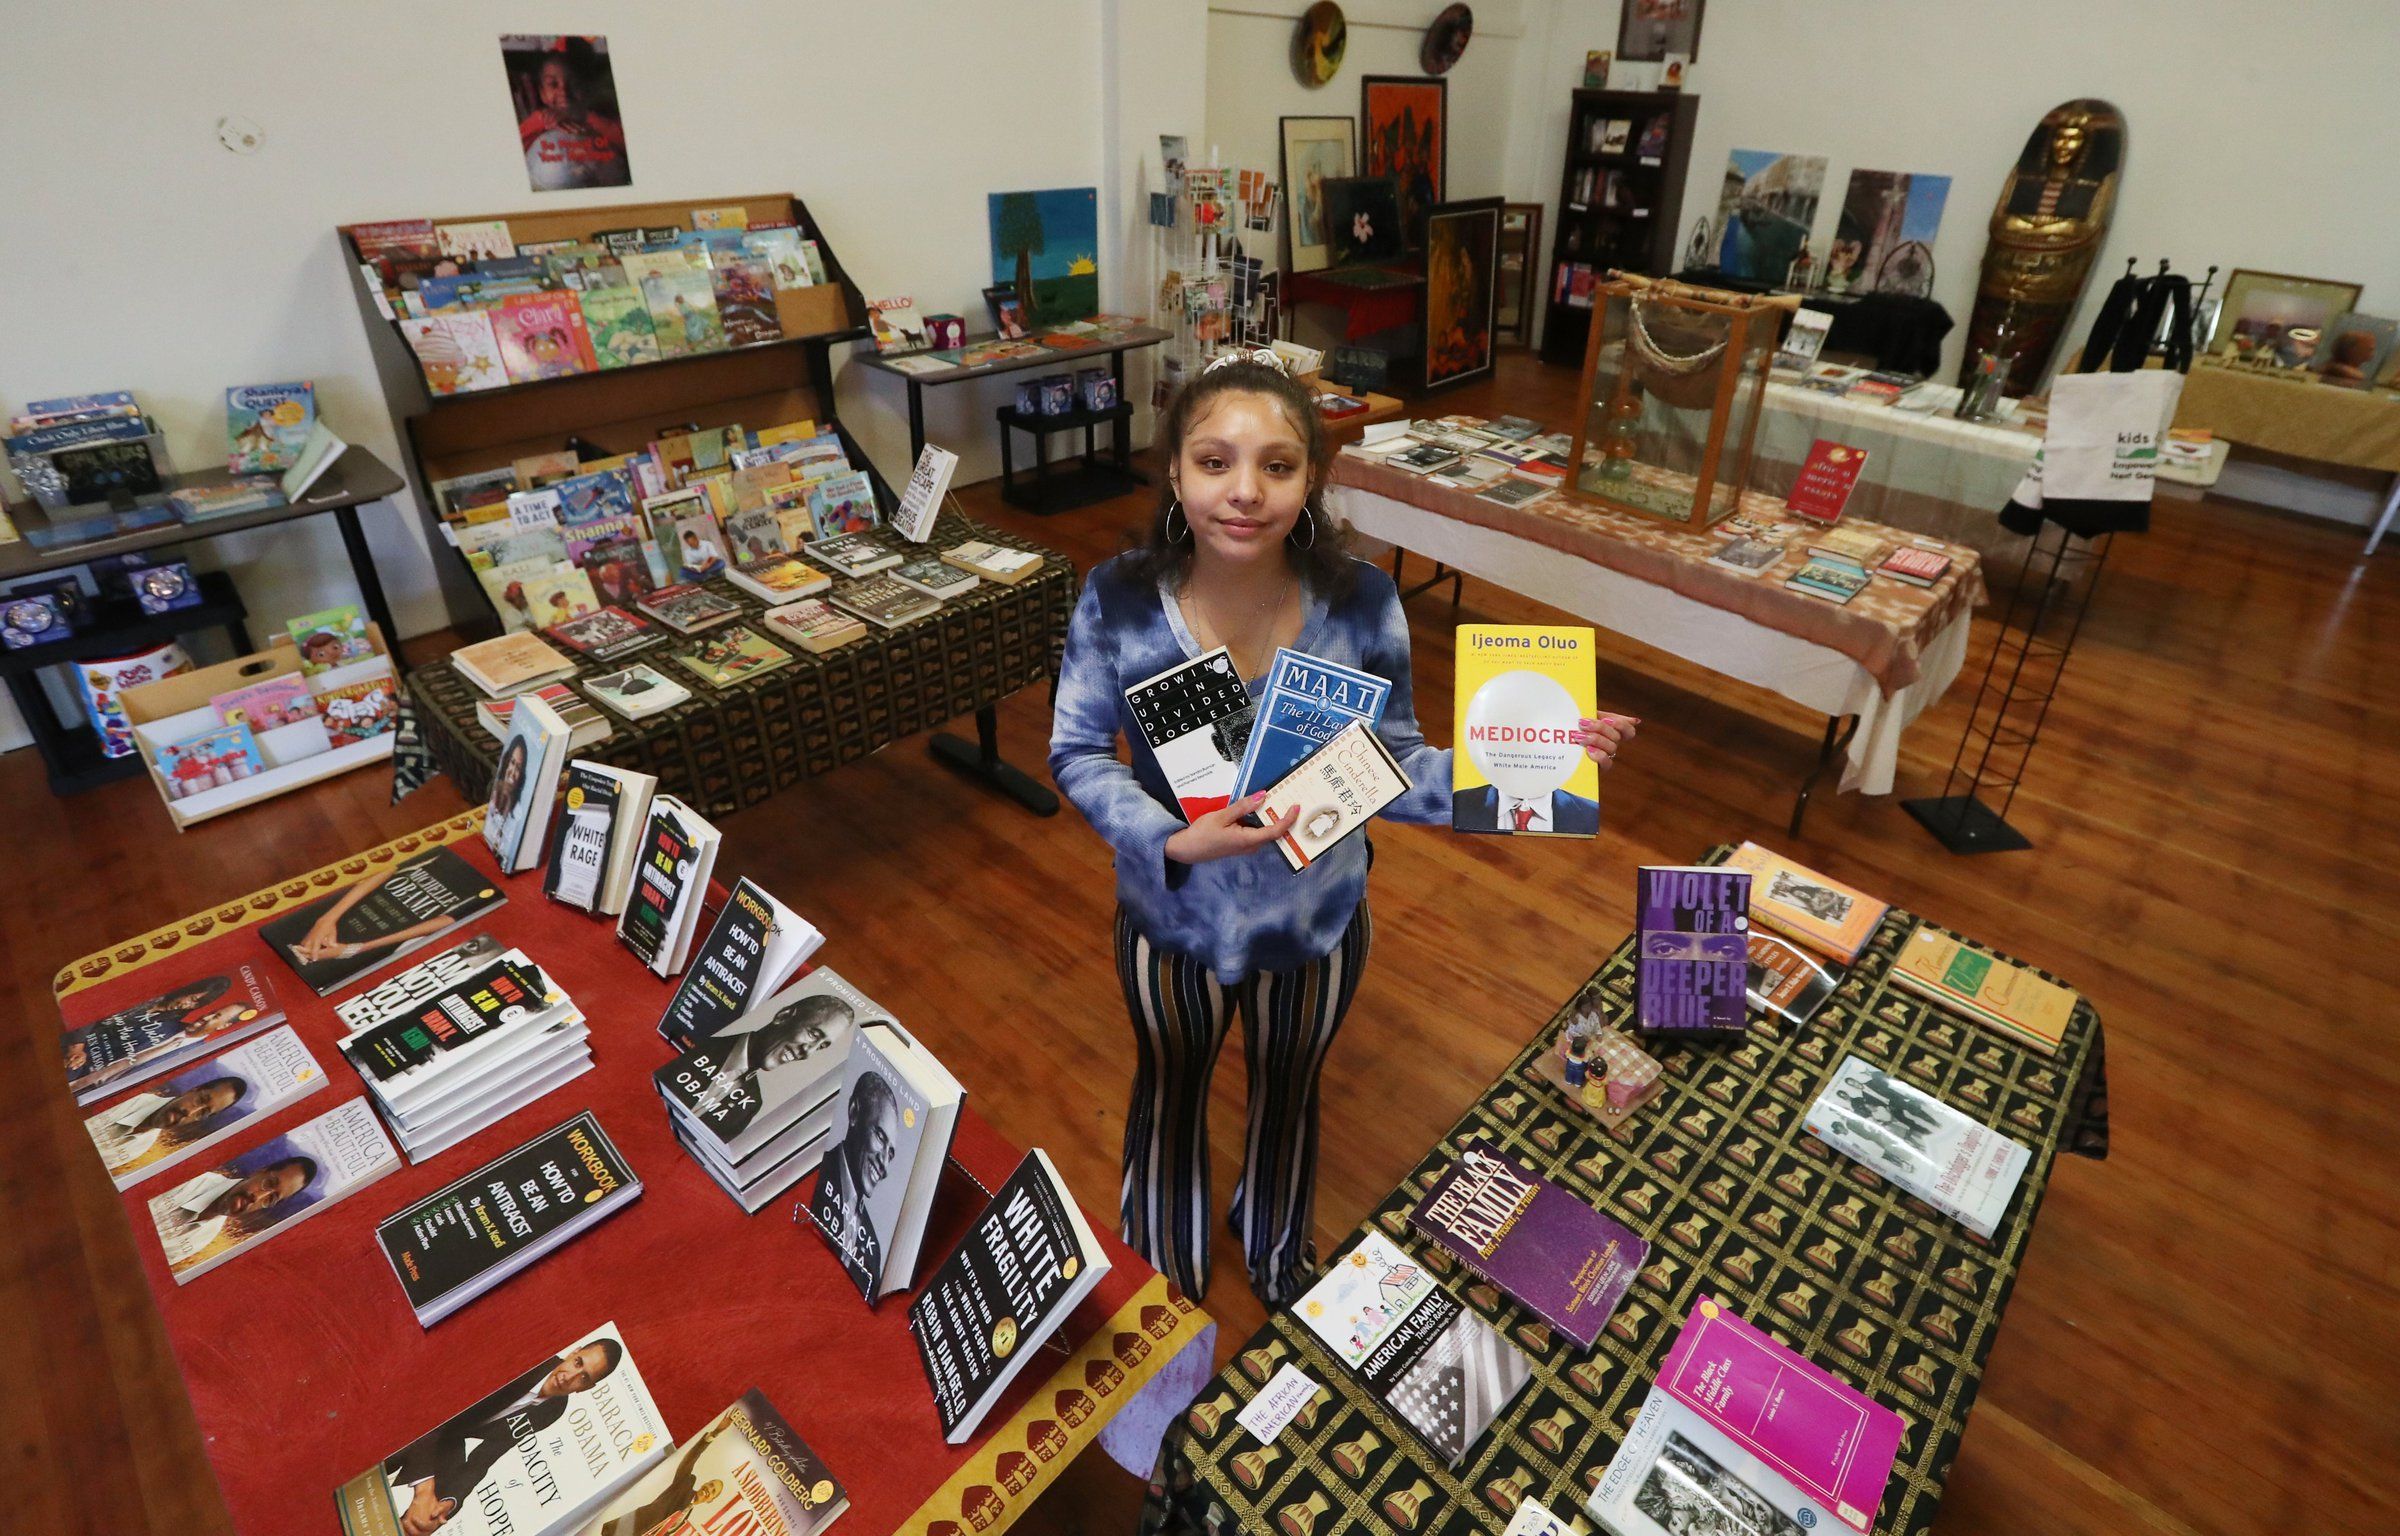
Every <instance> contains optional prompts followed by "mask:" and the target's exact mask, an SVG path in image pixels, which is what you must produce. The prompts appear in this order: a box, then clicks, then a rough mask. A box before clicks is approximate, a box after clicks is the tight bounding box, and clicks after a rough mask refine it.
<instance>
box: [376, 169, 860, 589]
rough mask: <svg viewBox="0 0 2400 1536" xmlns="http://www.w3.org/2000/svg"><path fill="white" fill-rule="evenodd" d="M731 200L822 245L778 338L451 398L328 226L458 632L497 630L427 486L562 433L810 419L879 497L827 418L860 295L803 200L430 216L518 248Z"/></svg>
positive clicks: (792, 292) (786, 300) (588, 438)
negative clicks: (481, 227) (477, 226)
mask: <svg viewBox="0 0 2400 1536" xmlns="http://www.w3.org/2000/svg"><path fill="white" fill-rule="evenodd" d="M736 205H739V206H740V207H741V208H742V209H743V210H744V211H745V213H746V215H747V217H748V219H749V221H750V222H752V223H774V222H778V221H783V220H789V221H790V222H791V223H793V224H795V225H797V226H798V227H799V230H800V234H801V237H802V238H803V239H808V240H814V241H816V242H817V250H818V254H819V255H820V256H821V257H822V258H823V259H824V263H825V274H826V281H825V282H823V283H821V284H817V285H814V286H812V287H808V288H793V289H785V290H782V291H781V292H779V293H777V295H776V310H777V314H778V318H779V319H780V320H781V321H782V323H783V327H784V337H783V339H782V340H780V341H771V342H762V343H759V344H757V345H754V346H747V347H732V348H728V349H726V350H724V351H720V352H702V353H696V354H692V355H689V356H685V357H675V358H666V359H662V360H661V361H659V362H655V363H642V364H637V365H635V366H633V367H630V368H612V369H603V370H601V371H599V372H596V373H583V374H576V375H574V376H572V377H569V378H563V379H545V380H542V381H540V382H537V383H530V384H512V385H509V386H508V387H506V388H503V389H488V390H478V391H475V392H473V393H468V394H458V395H437V394H435V393H433V392H432V391H431V390H430V389H429V388H427V387H426V383H425V375H424V372H423V370H422V369H420V368H419V367H418V365H417V358H416V353H415V352H414V351H412V350H411V349H410V347H409V345H408V339H407V337H405V336H403V335H402V334H401V332H400V327H399V324H398V322H396V321H393V320H387V319H385V318H384V315H383V312H382V310H381V309H380V308H379V307H378V306H377V304H376V297H377V291H376V284H375V282H374V280H373V279H372V278H371V277H369V276H368V275H367V272H366V270H364V269H363V268H362V265H361V262H360V260H359V254H358V247H357V245H356V243H355V242H354V241H353V240H352V239H351V236H350V232H349V228H348V227H347V226H345V227H343V228H342V229H341V230H339V231H337V234H338V237H339V239H340V240H341V243H342V250H343V252H344V254H345V256H346V257H347V258H348V262H349V266H350V271H351V283H352V286H353V288H354V290H355V292H356V295H357V299H358V310H359V318H360V319H361V321H362V322H363V323H364V324H365V325H366V328H367V340H368V343H369V346H370V347H371V348H372V350H373V352H374V356H375V371H376V376H377V378H378V379H379V381H380V382H381V384H382V386H383V396H384V402H385V404H386V405H387V406H388V407H389V408H390V410H391V413H392V422H393V425H394V427H395V428H397V429H398V430H399V435H400V437H401V439H402V440H403V441H404V442H405V443H406V445H407V449H408V451H407V454H406V455H405V462H404V463H403V465H402V469H403V471H404V473H406V475H407V476H408V483H409V489H410V490H411V491H412V492H414V493H415V496H416V502H417V510H418V515H419V516H420V517H421V518H422V519H423V520H424V522H425V526H426V534H427V537H428V539H429V540H430V541H431V543H432V546H433V547H434V549H435V550H436V551H437V555H436V557H435V560H434V570H435V573H436V574H437V575H438V576H439V578H440V581H441V588H442V600H443V603H444V605H445V607H446V608H447V609H448V611H449V616H450V622H451V624H452V625H453V626H454V627H455V628H458V629H461V630H463V631H465V632H467V633H468V634H470V635H475V634H483V633H489V632H493V631H495V630H496V629H497V627H498V619H497V616H496V615H494V614H493V613H492V611H491V604H490V603H489V601H488V600H486V598H485V597H484V594H483V590H482V588H481V587H480V586H478V585H477V583H476V581H475V577H474V574H473V572H471V571H470V570H469V569H468V568H467V563H466V561H465V560H464V559H463V558H443V557H442V556H441V555H440V554H439V553H438V551H440V550H442V549H444V548H446V547H447V545H448V541H447V540H446V539H444V538H443V537H442V530H441V527H440V523H441V517H440V514H439V512H438V511H437V510H436V505H435V501H434V496H433V489H432V488H433V485H434V483H435V482H436V481H441V480H449V479H452V478H455V477H457V476H459V475H466V474H473V473H476V472H478V471H481V470H487V469H497V468H499V467H501V466H502V465H506V464H510V463H514V462H515V461H516V460H518V459H522V458H528V457H531V456H532V455H534V454H537V453H549V452H553V451H556V450H558V449H561V448H564V447H566V446H567V442H568V439H570V438H574V439H577V440H579V441H581V442H583V443H586V444H589V445H591V446H593V447H596V448H598V449H600V450H601V451H602V452H604V453H609V454H617V453H631V452H633V451H635V450H637V449H639V448H641V447H642V446H644V445H645V444H647V443H649V442H650V441H651V440H653V439H654V438H657V437H660V436H662V435H665V434H667V433H669V432H672V431H676V430H680V429H682V428H685V427H687V426H689V427H702V428H705V427H722V426H730V425H733V424H734V423H736V422H738V423H740V424H741V425H743V426H748V427H764V426H773V425H776V424H777V423H780V422H786V421H794V420H799V419H801V418H810V419H814V420H815V421H817V422H819V423H820V424H822V425H824V426H826V427H827V428H828V429H829V430H832V431H834V432H836V433H838V434H839V435H840V436H841V438H842V442H843V446H844V447H845V448H846V449H847V450H848V452H849V454H850V461H851V463H852V464H854V465H856V466H857V467H859V468H861V469H864V470H866V471H867V473H868V477H869V478H870V479H871V480H873V481H874V482H875V487H876V494H877V496H878V497H879V498H881V499H883V500H885V501H886V503H887V505H888V503H889V500H890V488H889V486H888V485H886V484H885V482H884V480H883V477H882V476H881V475H878V474H876V473H875V471H874V468H873V466H872V465H871V464H869V463H868V462H867V460H866V457H865V455H864V454H863V453H862V452H861V450H860V449H859V447H858V444H857V443H856V442H855V441H854V440H853V439H852V438H851V437H850V435H849V434H848V433H847V432H845V431H843V430H842V428H841V424H840V422H839V420H838V419H837V418H836V416H835V414H834V393H833V363H832V357H831V351H832V348H833V346H834V345H835V344H836V343H838V342H846V341H856V340H859V339H861V338H863V337H864V336H866V335H867V334H868V331H867V306H866V300H865V298H864V296H863V295H862V294H861V293H860V292H859V288H858V285H857V284H856V283H855V282H853V281H852V280H851V278H850V275H849V273H848V272H846V271H845V270H843V267H842V264H841V260H840V258H839V257H838V256H836V255H835V254H834V249H833V245H832V242H831V241H829V240H828V239H827V238H826V236H825V230H824V228H823V226H822V225H820V224H818V222H817V221H816V220H815V219H814V218H813V217H811V216H810V214H809V211H808V205H807V204H806V203H803V202H802V201H801V200H800V199H799V198H798V197H796V196H793V195H791V194H789V193H781V192H778V193H766V194H760V195H757V196H750V197H721V198H700V197H694V198H678V199H676V200H675V201H673V202H659V203H617V204H611V205H609V206H606V207H587V208H563V209H544V210H536V211H532V212H522V211H520V212H510V213H476V214H454V215H446V216H440V217H436V218H435V219H434V222H435V223H436V224H452V223H460V222H472V221H476V220H483V219H506V220H507V221H508V229H509V235H510V237H511V238H512V239H513V240H515V241H517V242H518V243H520V244H522V243H524V242H527V241H541V240H565V239H581V238H586V237H588V236H590V235H593V234H595V233H597V232H599V231H601V230H607V229H628V228H633V227H636V226H653V227H663V226H666V225H680V226H684V227H689V225H690V222H691V213H692V210H693V209H694V208H721V207H732V206H736Z"/></svg>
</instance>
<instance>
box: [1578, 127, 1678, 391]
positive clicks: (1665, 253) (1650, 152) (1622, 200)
mask: <svg viewBox="0 0 2400 1536" xmlns="http://www.w3.org/2000/svg"><path fill="white" fill-rule="evenodd" d="M1699 121H1700V98H1699V97H1697V96H1689V95H1686V94H1684V93H1683V92H1681V91H1577V92H1576V93H1575V103H1574V106H1573V108H1572V109H1571V110H1570V111H1569V112H1568V114H1567V153H1566V165H1565V169H1564V170H1563V171H1562V172H1561V173H1560V178H1559V188H1558V227H1557V229H1556V230H1554V231H1553V232H1552V235H1551V248H1550V307H1549V313H1548V315H1547V317H1546V318H1545V319H1544V321H1543V323H1542V361H1543V362H1545V363H1561V364H1564V365H1565V366H1567V367H1570V368H1572V367H1574V366H1576V365H1577V364H1579V363H1581V362H1582V361H1583V349H1584V340H1585V338H1586V337H1587V336H1588V335H1589V333H1590V331H1591V323H1592V310H1591V305H1592V303H1593V302H1594V301H1593V298H1592V289H1593V287H1594V286H1595V285H1596V284H1597V283H1598V281H1599V278H1600V274H1602V273H1604V272H1606V271H1608V270H1609V269H1610V268H1611V267H1614V268H1616V269H1617V270H1619V271H1623V272H1640V273H1644V274H1646V275H1648V276H1652V277H1664V276H1666V275H1667V274H1669V273H1671V272H1673V271H1674V270H1675V268H1676V242H1677V240H1678V239H1679V238H1680V232H1681V230H1682V227H1683V218H1682V215H1683V182H1684V173H1685V171H1686V170H1687V169H1689V167H1690V165H1691V160H1692V135H1693V132H1694V130H1695V129H1696V128H1697V126H1698V124H1699ZM1612 123H1622V124H1625V125H1627V126H1626V127H1625V128H1624V130H1623V132H1622V133H1621V134H1612V132H1611V130H1610V127H1609V125H1610V124H1612ZM1620 140H1621V142H1620Z"/></svg>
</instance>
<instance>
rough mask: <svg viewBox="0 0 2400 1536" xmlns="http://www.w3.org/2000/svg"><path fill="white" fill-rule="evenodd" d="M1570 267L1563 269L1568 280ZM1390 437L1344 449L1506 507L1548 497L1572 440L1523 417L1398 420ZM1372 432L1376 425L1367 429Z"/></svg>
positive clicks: (1561, 478)
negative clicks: (1491, 419)
mask: <svg viewBox="0 0 2400 1536" xmlns="http://www.w3.org/2000/svg"><path fill="white" fill-rule="evenodd" d="M1566 271H1567V269H1566V267H1565V266H1563V265H1562V266H1561V267H1560V268H1559V274H1560V276H1561V278H1562V279H1563V278H1564V277H1565V275H1566ZM1392 427H1393V429H1394V430H1393V431H1392V432H1391V433H1390V434H1389V435H1387V436H1380V437H1373V438H1371V439H1369V440H1362V441H1360V442H1356V443H1351V444H1348V445H1346V446H1344V447H1343V449H1342V452H1344V453H1347V454H1352V455H1355V456H1357V457H1359V458H1363V459H1368V460H1372V461H1374V462H1377V463H1382V464H1388V465H1390V466H1391V467H1392V468H1394V469H1398V470H1403V471H1405V472H1407V473H1409V474H1413V475H1422V476H1424V477H1425V478H1426V479H1428V480H1431V481H1433V482H1434V483H1435V484H1437V485H1447V486H1452V487H1455V488H1457V489H1460V490H1466V491H1472V492H1473V493H1474V494H1475V495H1476V497H1477V498H1478V499H1480V500H1483V501H1488V502H1491V503H1493V504H1494V505H1495V506H1502V507H1524V506H1531V505H1533V504H1535V503H1538V502H1541V501H1545V500H1548V499H1549V497H1550V496H1551V495H1552V494H1553V493H1554V492H1555V491H1556V490H1557V489H1558V487H1559V485H1560V484H1561V483H1563V481H1564V480H1565V477H1566V467H1567V453H1568V451H1569V449H1571V448H1572V447H1573V442H1572V440H1571V439H1570V438H1569V437H1568V436H1567V435H1566V434H1565V433H1563V432H1550V433H1544V432H1543V431H1542V430H1541V429H1540V427H1539V426H1538V425H1537V424H1536V423H1534V422H1531V421H1527V420H1526V419H1525V418H1523V417H1521V416H1505V417H1502V418H1501V419H1500V420H1499V421H1496V422H1494V421H1487V420H1485V419H1484V418H1483V417H1480V416H1459V415H1453V416H1443V417H1440V418H1438V419H1430V420H1418V421H1411V422H1408V423H1406V424H1405V425H1403V424H1401V423H1398V422H1394V423H1393V424H1392ZM1367 430H1368V432H1369V433H1370V434H1372V433H1374V431H1375V429H1374V428H1372V427H1370V428H1368V429H1367Z"/></svg>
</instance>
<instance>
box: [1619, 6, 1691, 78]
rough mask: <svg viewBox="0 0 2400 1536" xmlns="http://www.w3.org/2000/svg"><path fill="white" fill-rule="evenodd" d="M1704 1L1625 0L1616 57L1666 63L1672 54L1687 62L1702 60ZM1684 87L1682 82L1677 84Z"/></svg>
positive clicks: (1620, 20)
mask: <svg viewBox="0 0 2400 1536" xmlns="http://www.w3.org/2000/svg"><path fill="white" fill-rule="evenodd" d="M1703 3H1704V0H1624V6H1625V9H1624V11H1623V13H1622V15H1621V17H1620V19H1619V20H1618V22H1617V57H1618V58H1620V59H1640V60H1642V61H1643V62H1645V63H1651V64H1655V63H1660V62H1663V61H1664V60H1665V58H1666V56H1667V55H1668V54H1670V53H1679V54H1681V55H1683V58H1684V61H1685V62H1686V63H1689V62H1691V61H1692V60H1694V59H1697V58H1699V57H1700V7H1701V5H1702V4H1703ZM1677 83H1678V85H1680V84H1681V82H1680V81H1678V82H1677Z"/></svg>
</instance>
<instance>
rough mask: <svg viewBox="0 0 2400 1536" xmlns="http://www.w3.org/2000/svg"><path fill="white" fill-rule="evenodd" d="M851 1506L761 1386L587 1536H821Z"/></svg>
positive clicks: (612, 1506) (604, 1514)
mask: <svg viewBox="0 0 2400 1536" xmlns="http://www.w3.org/2000/svg"><path fill="white" fill-rule="evenodd" d="M849 1507H850V1495H849V1493H848V1492H847V1491H846V1490H845V1489H844V1488H843V1487H842V1485H841V1482H840V1480H839V1479H837V1478H836V1477H835V1476H834V1475H833V1473H832V1471H831V1470H830V1469H829V1468H827V1466H826V1465H825V1463H824V1462H823V1461H821V1460H820V1459H818V1457H817V1453H816V1452H814V1451H812V1450H810V1449H809V1448H808V1442H807V1441H805V1440H803V1439H801V1438H800V1436H799V1435H798V1434H797V1433H796V1432H794V1430H793V1429H792V1426H791V1425H789V1424H787V1423H785V1422H784V1419H783V1415H782V1414H780V1413H778V1412H776V1411H775V1405H774V1404H773V1403H770V1402H768V1401H767V1399H766V1397H765V1395H764V1394H762V1393H761V1392H759V1391H758V1390H757V1389H756V1388H752V1389H751V1390H750V1391H748V1392H745V1393H743V1394H742V1395H741V1397H740V1398H739V1399H737V1400H736V1401H735V1402H734V1403H733V1405H732V1406H731V1407H729V1408H727V1409H726V1410H725V1411H724V1412H723V1413H720V1414H718V1415H717V1416H716V1417H715V1418H714V1419H711V1420H710V1421H709V1422H708V1425H707V1427H706V1428H704V1429H702V1430H701V1431H700V1432H699V1433H698V1434H696V1435H693V1436H692V1437H691V1438H690V1439H688V1440H686V1441H684V1443H683V1445H682V1446H681V1447H680V1448H678V1449H677V1450H675V1451H674V1452H673V1453H672V1454H671V1455H669V1456H668V1457H666V1458H665V1459H664V1460H662V1461H660V1462H659V1463H658V1464H657V1465H656V1466H654V1467H652V1468H651V1469H650V1470H649V1471H648V1472H647V1473H645V1474H644V1475H643V1477H642V1479H641V1481H639V1482H637V1483H635V1484H634V1485H633V1486H632V1487H630V1488H628V1489H626V1490H625V1491H624V1492H623V1493H620V1494H618V1495H617V1496H616V1497H615V1498H614V1499H612V1500H610V1501H609V1504H608V1507H607V1508H605V1509H603V1510H602V1511H600V1513H599V1514H598V1516H596V1517H595V1518H594V1519H593V1520H592V1522H591V1524H590V1525H588V1526H586V1527H585V1528H584V1531H583V1536H683V1533H691V1536H816V1533H817V1532H819V1531H821V1530H823V1529H825V1527H827V1526H828V1525H831V1524H832V1523H833V1522H834V1519H835V1518H836V1517H837V1516H839V1515H840V1514H841V1513H842V1511H843V1510H845V1509H848V1508H849Z"/></svg>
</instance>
